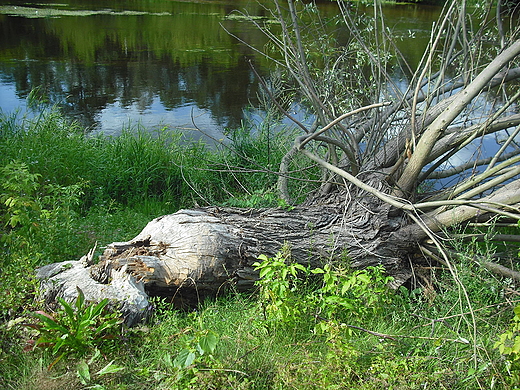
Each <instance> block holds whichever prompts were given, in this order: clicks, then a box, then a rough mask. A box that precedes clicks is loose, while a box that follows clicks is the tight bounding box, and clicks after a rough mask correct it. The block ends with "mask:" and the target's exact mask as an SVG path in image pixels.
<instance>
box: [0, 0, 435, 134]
mask: <svg viewBox="0 0 520 390" xmlns="http://www.w3.org/2000/svg"><path fill="white" fill-rule="evenodd" d="M61 1H63V0H61ZM320 6H321V7H323V8H324V10H325V12H326V13H328V14H329V15H334V14H335V13H336V7H337V6H336V5H335V4H334V3H333V2H329V3H327V4H324V5H320ZM15 7H16V8H15ZM244 8H246V9H247V11H248V12H249V13H250V14H251V15H257V16H267V15H266V14H267V11H266V10H265V9H264V7H263V6H261V5H260V4H259V3H257V2H254V1H221V2H180V1H171V0H158V1H153V2H151V1H145V0H131V1H129V0H125V1H122V0H121V1H106V0H104V1H101V0H99V1H95V0H90V1H84V0H71V1H70V2H67V3H64V2H63V3H60V1H53V2H52V4H51V3H49V4H48V5H47V6H45V5H41V4H39V5H38V4H34V3H31V4H26V3H24V2H23V1H16V0H11V1H5V0H0V12H2V13H3V14H2V15H0V107H1V108H2V109H3V110H12V109H13V107H14V106H15V105H16V106H20V105H22V104H23V99H24V98H25V97H26V96H27V95H28V93H29V92H30V91H31V90H32V89H33V88H35V87H41V89H42V91H43V92H45V93H46V94H47V96H49V97H50V98H51V100H52V101H53V102H57V103H59V104H61V105H62V107H63V109H64V111H65V112H66V113H67V114H69V115H70V116H72V117H74V118H75V119H77V120H79V121H80V122H81V123H82V124H83V125H85V126H87V127H89V128H91V129H93V130H94V131H103V132H105V133H110V134H117V133H118V132H119V131H120V130H121V128H122V126H123V125H124V123H128V122H129V121H132V122H134V123H135V122H138V121H139V122H141V123H142V124H143V125H145V126H150V127H158V126H169V127H172V128H174V127H181V128H185V127H190V128H192V127H193V124H192V123H191V122H192V116H193V117H194V118H195V122H196V124H197V126H199V127H200V128H202V129H203V130H204V131H206V132H209V133H211V134H212V135H213V136H215V137H217V138H218V137H220V136H221V132H222V131H223V129H225V128H226V127H230V128H233V127H237V126H239V125H240V124H241V122H242V121H243V119H244V109H245V108H247V107H249V106H250V105H255V104H256V103H257V102H256V97H257V92H258V82H257V80H256V78H255V77H254V75H253V73H252V71H251V69H250V67H249V65H248V60H251V61H252V63H253V64H254V65H255V67H256V68H257V69H258V70H259V71H260V72H264V73H266V72H267V62H266V60H265V59H264V58H263V57H262V56H259V55H258V54H257V53H255V52H254V51H252V50H251V49H249V48H248V47H246V46H245V45H242V44H240V43H239V42H238V41H237V40H236V39H235V38H233V37H231V36H230V35H228V34H227V33H226V32H225V31H224V29H222V27H221V23H222V24H224V25H225V27H226V29H228V30H229V31H231V32H232V33H233V34H235V35H237V36H238V37H240V38H241V39H243V40H244V41H246V42H249V43H251V44H252V45H254V46H255V47H260V48H261V47H263V46H264V45H265V43H266V38H265V36H264V35H263V34H262V33H261V32H259V31H258V30H257V29H256V28H254V27H252V26H251V25H250V24H249V23H246V22H244V21H242V20H240V19H237V18H226V15H228V14H229V13H231V12H232V11H233V10H234V9H244ZM387 12H388V15H389V17H390V20H391V21H390V22H389V27H390V28H391V29H392V30H393V31H394V34H395V36H396V37H398V40H400V41H401V42H402V43H403V46H402V49H403V51H405V53H404V54H405V55H406V56H407V58H408V59H409V60H410V62H412V63H417V62H418V58H420V53H421V51H422V49H421V45H422V43H421V42H422V41H423V40H424V39H425V38H427V37H428V36H429V31H428V30H429V26H430V25H431V20H432V18H435V17H436V16H437V13H438V8H432V7H424V6H423V7H420V6H417V5H411V6H401V7H395V9H393V8H392V7H389V8H387ZM42 16H45V17H42ZM410 39H414V45H410V44H409V43H408V42H407V41H408V40H410ZM419 40H420V42H419ZM13 88H14V90H15V91H16V95H15V96H14V95H13Z"/></svg>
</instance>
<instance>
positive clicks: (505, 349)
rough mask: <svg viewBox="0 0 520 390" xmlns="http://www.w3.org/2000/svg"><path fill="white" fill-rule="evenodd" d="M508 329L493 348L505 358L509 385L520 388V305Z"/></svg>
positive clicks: (515, 309)
mask: <svg viewBox="0 0 520 390" xmlns="http://www.w3.org/2000/svg"><path fill="white" fill-rule="evenodd" d="M513 312H514V314H515V315H514V317H513V319H512V320H511V324H510V326H509V329H508V330H507V331H505V332H504V333H502V334H501V335H500V336H499V339H498V341H497V342H496V343H495V345H494V347H495V348H496V349H498V351H499V352H500V353H501V354H502V355H503V356H505V357H506V358H507V367H506V368H507V371H508V373H509V375H510V378H509V380H510V384H511V385H513V386H514V387H515V388H518V386H520V305H517V306H516V307H515V308H514V310H513Z"/></svg>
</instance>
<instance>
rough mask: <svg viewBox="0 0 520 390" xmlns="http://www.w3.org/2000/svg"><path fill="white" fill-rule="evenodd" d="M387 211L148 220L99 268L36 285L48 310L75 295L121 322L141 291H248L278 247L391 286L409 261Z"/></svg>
mask: <svg viewBox="0 0 520 390" xmlns="http://www.w3.org/2000/svg"><path fill="white" fill-rule="evenodd" d="M340 204H345V203H344V202H341V203H340ZM389 209H390V208H389V206H388V205H386V204H385V203H383V202H380V201H379V200H377V199H374V198H373V197H366V198H364V199H363V200H362V201H361V202H356V203H354V202H353V203H352V204H351V207H343V206H341V205H339V204H324V205H321V206H313V207H309V208H301V207H297V208H294V209H292V210H284V209H261V210H254V209H235V208H234V209H230V208H225V209H224V208H222V209H221V208H205V209H196V210H180V211H178V212H177V213H175V214H171V215H165V216H162V217H159V218H156V219H154V220H153V221H151V222H150V223H149V224H148V225H147V226H146V227H145V228H144V229H143V231H142V232H141V233H140V234H139V235H138V236H136V237H135V238H134V239H133V240H131V241H129V242H115V243H112V244H110V245H109V246H108V247H107V248H106V249H105V251H104V253H103V255H102V256H101V257H100V261H99V263H97V264H91V263H92V262H91V261H88V260H86V259H83V260H82V261H79V262H67V264H72V267H71V266H70V265H69V266H68V267H67V266H66V265H67V264H61V265H56V264H54V265H51V266H47V267H43V268H42V269H40V271H39V274H38V276H39V277H40V278H43V279H44V280H45V287H46V289H45V292H44V298H45V300H46V301H48V302H52V301H53V300H54V298H55V297H56V296H65V297H66V298H68V299H73V298H74V296H75V294H74V292H75V290H76V287H79V288H81V289H82V290H83V292H84V293H85V296H86V298H87V299H89V300H99V299H102V298H110V299H114V300H118V301H122V302H123V311H124V312H125V314H126V315H127V317H128V319H127V322H128V323H135V321H137V320H139V319H140V318H144V317H146V315H147V306H148V305H147V303H146V302H143V300H142V298H143V294H142V293H143V292H145V293H146V294H147V295H148V296H161V297H167V298H169V299H170V300H171V301H173V302H175V303H176V304H177V305H186V304H188V305H193V304H196V303H198V302H200V301H201V300H202V299H204V298H205V297H208V296H215V295H216V294H218V293H219V292H222V293H223V292H224V291H226V290H227V288H228V287H233V288H236V289H237V290H239V291H243V290H247V289H251V288H252V287H253V285H254V282H255V280H257V277H258V275H257V272H255V270H254V268H253V267H252V264H253V263H254V262H255V261H257V259H258V256H259V255H260V254H265V255H267V256H274V255H275V254H276V253H277V252H278V251H279V250H280V249H281V247H282V246H284V245H287V246H288V247H289V248H290V250H291V254H292V261H295V262H299V263H302V264H308V265H311V266H313V267H315V266H319V265H322V264H323V263H324V262H327V261H337V260H338V259H340V258H343V259H344V260H345V261H348V262H349V264H350V265H351V266H352V267H355V268H358V267H367V266H371V265H383V266H384V267H385V269H386V270H387V272H388V273H389V274H390V275H392V276H394V278H395V280H394V284H396V285H399V284H401V283H403V282H404V281H405V280H406V279H408V278H409V276H410V269H409V265H408V264H409V262H408V260H407V255H408V254H409V253H410V248H411V247H412V246H415V245H414V243H413V242H406V240H403V239H402V238H401V237H400V238H399V239H398V240H394V239H392V235H391V233H392V232H393V231H395V230H396V228H398V227H399V226H401V225H402V223H403V218H402V217H400V216H397V217H389V215H388V213H389ZM60 271H62V272H60ZM123 274H125V278H126V279H125V281H122V275H123ZM78 275H81V276H80V277H78ZM123 285H124V287H123ZM118 289H120V291H117V290H118ZM116 291H117V294H116V293H115V292H116ZM130 291H132V293H130ZM121 298H124V299H121ZM134 299H137V301H138V302H137V303H136V302H133V300H134Z"/></svg>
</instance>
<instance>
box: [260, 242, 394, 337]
mask: <svg viewBox="0 0 520 390" xmlns="http://www.w3.org/2000/svg"><path fill="white" fill-rule="evenodd" d="M287 258H288V250H287V248H285V249H283V250H282V251H281V252H279V253H278V254H277V255H276V256H275V257H274V258H268V257H267V256H265V255H260V256H259V257H258V259H259V260H262V261H261V262H256V263H254V264H253V266H254V267H255V269H256V270H258V271H259V276H260V280H259V281H258V282H257V284H258V285H259V286H260V288H261V290H260V297H261V304H262V305H263V307H264V313H265V315H266V319H270V320H277V321H281V322H283V323H285V324H291V325H295V324H296V323H297V322H298V321H299V320H300V319H301V318H302V316H305V315H310V316H314V317H316V318H321V321H339V320H345V319H347V318H348V319H349V321H356V319H359V318H363V317H366V316H369V315H373V314H376V313H377V311H378V310H380V308H381V305H382V304H384V303H385V302H386V300H388V294H387V287H386V286H387V284H388V282H389V281H390V280H391V278H390V277H387V276H385V275H384V269H383V268H382V267H368V268H367V269H364V270H355V271H353V270H349V269H347V270H342V269H335V268H333V267H332V266H331V265H330V264H325V265H324V266H323V268H314V269H310V268H308V267H305V266H303V265H301V264H298V263H288V262H287V261H286V260H287ZM312 275H316V276H320V275H321V287H320V288H308V286H307V283H308V280H309V278H300V276H306V277H307V276H312ZM314 283H316V281H315V280H314ZM322 328H323V329H325V328H327V329H328V328H329V327H328V326H326V327H320V326H318V327H317V328H316V329H317V330H319V329H322Z"/></svg>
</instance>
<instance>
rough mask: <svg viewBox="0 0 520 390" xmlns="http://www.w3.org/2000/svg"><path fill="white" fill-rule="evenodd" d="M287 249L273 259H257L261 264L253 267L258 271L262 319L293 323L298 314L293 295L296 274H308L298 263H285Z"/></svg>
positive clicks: (297, 306)
mask: <svg viewBox="0 0 520 390" xmlns="http://www.w3.org/2000/svg"><path fill="white" fill-rule="evenodd" d="M288 257H289V249H288V248H286V247H285V248H283V249H282V251H280V252H278V253H277V254H276V256H275V257H274V258H269V257H267V256H266V255H263V254H262V255H260V256H259V257H258V259H259V260H262V262H261V263H260V262H255V263H254V264H253V266H254V267H255V270H257V271H259V276H260V280H259V281H258V282H257V285H259V286H260V294H261V302H262V304H263V309H264V317H265V318H266V319H267V318H268V317H269V318H272V319H276V320H282V321H286V322H290V321H294V320H295V319H296V318H297V317H298V316H299V315H300V314H301V312H300V308H299V305H298V304H297V299H296V297H295V293H296V291H297V289H298V286H297V281H298V273H300V272H304V273H308V269H307V268H306V267H304V266H303V265H301V264H298V263H290V264H288V263H287V259H288Z"/></svg>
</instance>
